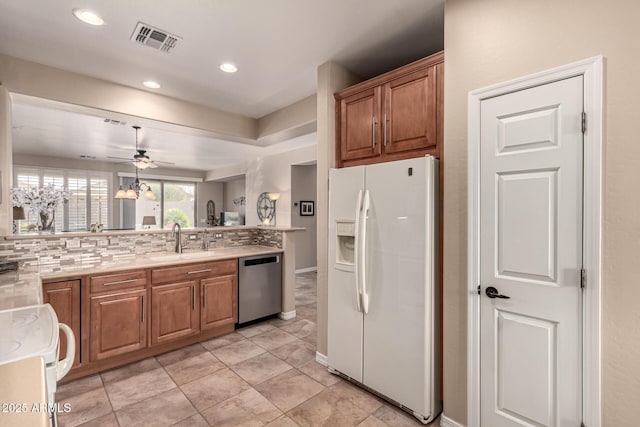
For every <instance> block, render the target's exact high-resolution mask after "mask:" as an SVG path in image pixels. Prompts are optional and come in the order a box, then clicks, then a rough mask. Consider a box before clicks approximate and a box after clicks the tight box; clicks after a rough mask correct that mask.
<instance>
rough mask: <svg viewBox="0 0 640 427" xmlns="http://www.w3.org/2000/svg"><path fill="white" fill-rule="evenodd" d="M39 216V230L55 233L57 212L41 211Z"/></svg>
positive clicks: (45, 232) (44, 232) (40, 231)
mask: <svg viewBox="0 0 640 427" xmlns="http://www.w3.org/2000/svg"><path fill="white" fill-rule="evenodd" d="M38 218H39V221H38V232H39V233H43V234H53V233H54V231H55V228H56V227H55V226H56V214H55V212H40V214H39V215H38Z"/></svg>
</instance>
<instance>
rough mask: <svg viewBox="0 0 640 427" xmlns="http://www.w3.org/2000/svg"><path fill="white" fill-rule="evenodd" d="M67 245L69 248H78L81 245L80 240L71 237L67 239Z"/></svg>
mask: <svg viewBox="0 0 640 427" xmlns="http://www.w3.org/2000/svg"><path fill="white" fill-rule="evenodd" d="M65 247H66V248H67V249H78V248H79V247H80V240H73V239H69V240H67V241H66V245H65Z"/></svg>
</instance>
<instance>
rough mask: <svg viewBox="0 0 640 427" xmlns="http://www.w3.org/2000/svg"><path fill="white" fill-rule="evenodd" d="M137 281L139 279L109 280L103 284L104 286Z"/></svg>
mask: <svg viewBox="0 0 640 427" xmlns="http://www.w3.org/2000/svg"><path fill="white" fill-rule="evenodd" d="M137 281H138V279H129V280H119V281H117V282H108V283H105V284H104V285H102V286H113V285H122V284H124V283H133V282H137Z"/></svg>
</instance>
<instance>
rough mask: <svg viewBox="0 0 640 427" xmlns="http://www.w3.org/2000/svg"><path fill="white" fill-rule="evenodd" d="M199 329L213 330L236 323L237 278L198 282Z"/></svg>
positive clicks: (228, 277) (226, 277) (217, 278)
mask: <svg viewBox="0 0 640 427" xmlns="http://www.w3.org/2000/svg"><path fill="white" fill-rule="evenodd" d="M200 294H201V296H202V309H201V312H200V313H201V321H200V327H201V329H202V330H203V331H204V330H206V329H211V328H215V327H218V326H222V325H226V324H234V323H236V322H237V321H238V277H237V276H235V275H233V276H222V277H214V278H210V279H202V280H201V281H200Z"/></svg>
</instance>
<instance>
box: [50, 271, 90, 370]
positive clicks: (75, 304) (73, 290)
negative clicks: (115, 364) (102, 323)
mask: <svg viewBox="0 0 640 427" xmlns="http://www.w3.org/2000/svg"><path fill="white" fill-rule="evenodd" d="M42 295H43V300H44V303H45V304H50V305H51V307H53V310H54V311H55V312H56V315H57V316H58V322H60V323H64V324H65V325H67V326H69V327H70V328H71V330H72V331H73V335H74V336H75V338H76V354H75V359H74V361H73V366H74V367H75V366H78V365H80V343H81V337H80V280H69V281H66V282H55V283H45V284H43V285H42ZM66 355H67V337H66V335H65V334H64V333H60V358H59V360H62V359H64V358H65V357H66Z"/></svg>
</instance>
